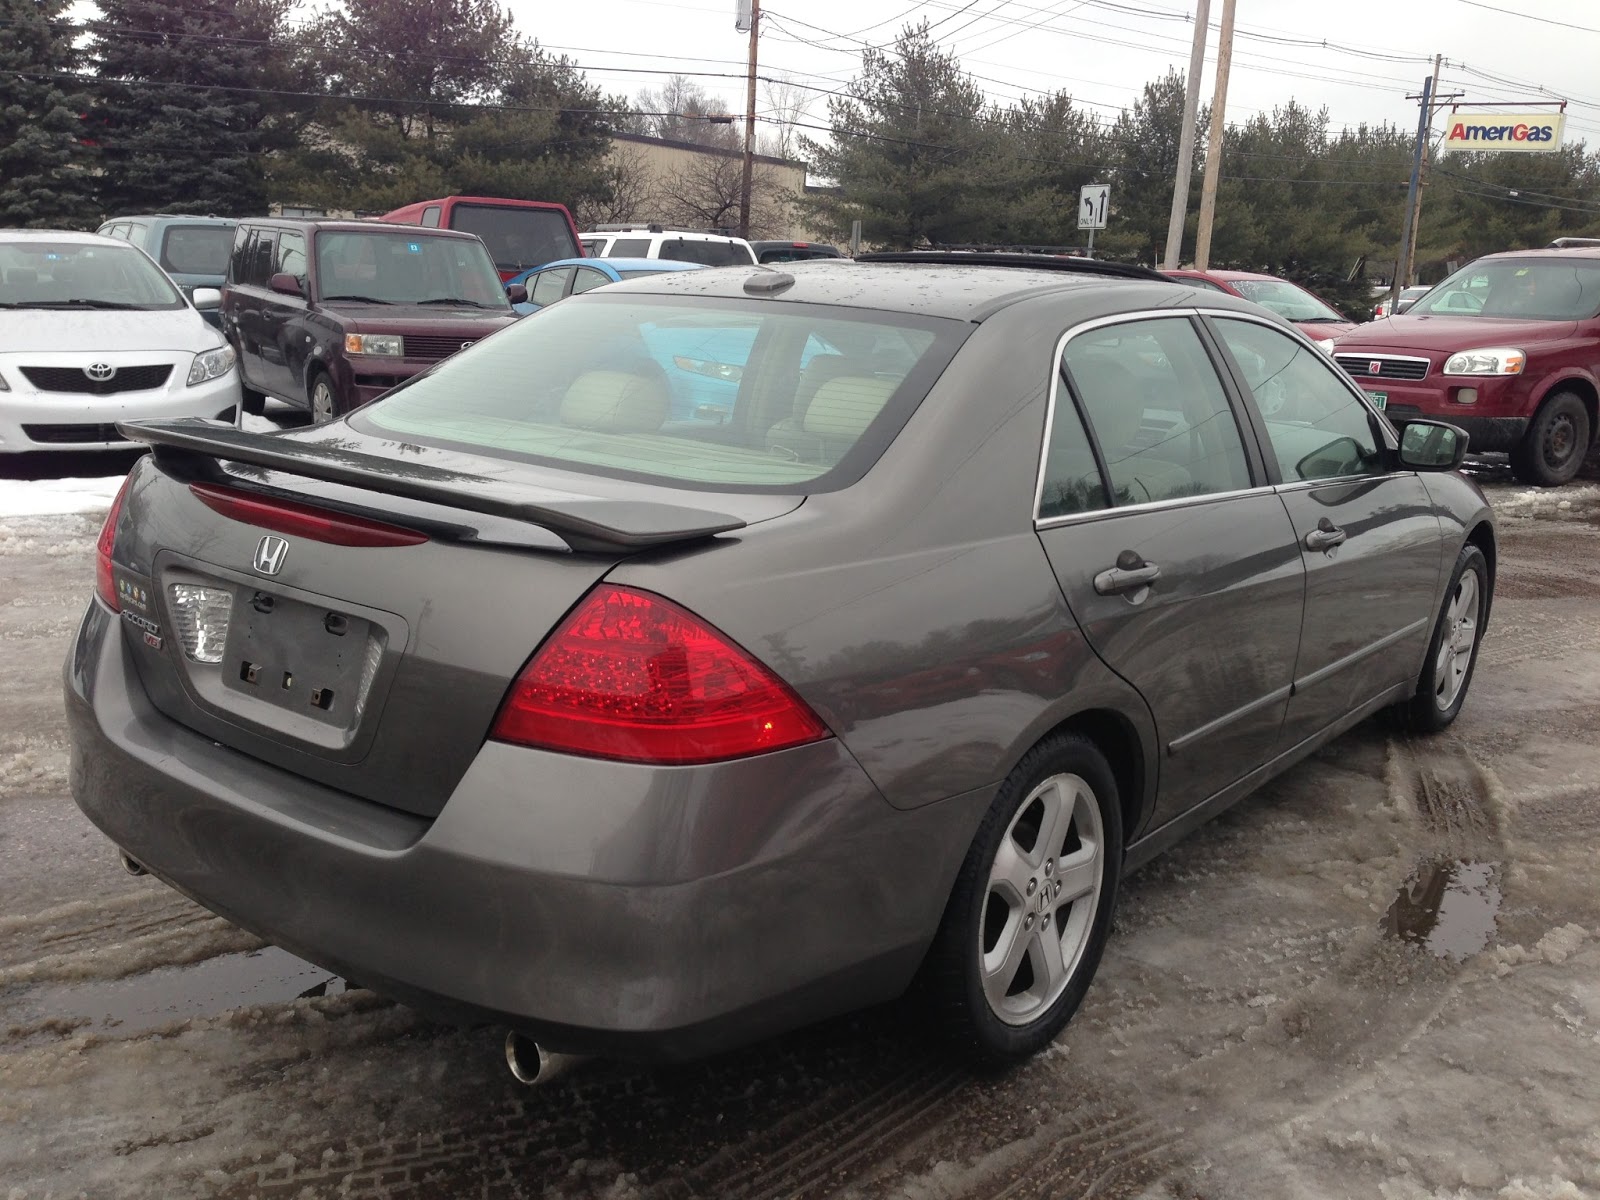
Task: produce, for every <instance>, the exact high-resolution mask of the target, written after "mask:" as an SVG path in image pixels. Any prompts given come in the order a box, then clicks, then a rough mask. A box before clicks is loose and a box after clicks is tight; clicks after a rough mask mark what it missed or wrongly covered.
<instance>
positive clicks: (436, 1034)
mask: <svg viewBox="0 0 1600 1200" xmlns="http://www.w3.org/2000/svg"><path fill="white" fill-rule="evenodd" d="M1492 492H1493V495H1494V498H1495V500H1496V503H1497V506H1498V507H1499V508H1500V509H1501V510H1502V512H1503V514H1504V520H1503V524H1502V539H1503V544H1502V552H1501V558H1500V566H1499V582H1498V592H1497V598H1496V604H1495V609H1494V614H1493V618H1492V621H1491V623H1490V630H1489V634H1488V637H1487V640H1486V642H1485V643H1484V648H1483V652H1482V657H1481V660H1480V662H1479V666H1478V672H1477V678H1476V680H1475V683H1474V685H1473V692H1472V695H1471V696H1470V697H1469V699H1468V702H1467V707H1466V709H1465V712H1464V714H1463V716H1462V719H1461V721H1460V722H1459V723H1458V724H1457V725H1456V726H1455V727H1454V729H1453V730H1452V731H1451V732H1450V733H1449V734H1448V735H1447V736H1444V737H1441V738H1437V739H1410V738H1402V737H1395V736H1393V735H1390V734H1387V733H1386V732H1385V731H1384V730H1383V729H1382V728H1380V727H1379V725H1378V724H1377V723H1375V722H1373V723H1368V724H1366V725H1364V726H1362V727H1360V728H1359V729H1357V730H1355V731H1354V732H1352V733H1351V734H1349V735H1347V736H1346V737H1344V738H1342V739H1340V740H1339V741H1337V742H1336V743H1334V744H1332V745H1330V746H1328V747H1327V748H1325V749H1324V750H1323V751H1322V752H1321V753H1320V754H1318V755H1317V756H1316V757H1315V758H1314V759H1313V760H1311V761H1309V762H1307V763H1305V764H1303V765H1302V766H1300V767H1298V768H1296V769H1295V770H1294V771H1292V772H1290V773H1289V774H1287V775H1285V776H1283V777H1281V778H1280V779H1279V780H1277V781H1276V782H1274V783H1273V784H1272V785H1270V786H1269V787H1268V788H1267V789H1266V790H1264V791H1263V792H1261V793H1259V794H1258V795H1256V796H1255V797H1253V798H1252V799H1250V800H1247V801H1246V802H1244V803H1243V804H1241V805H1240V806H1238V807H1237V808H1235V809H1234V810H1232V811H1231V812H1229V813H1228V814H1226V815H1225V816H1224V817H1222V818H1221V819H1219V820H1218V821H1216V822H1214V823H1212V824H1211V825H1210V826H1209V827H1207V828H1206V829H1204V830H1202V831H1201V832H1199V833H1197V834H1196V835H1195V836H1193V837H1191V838H1189V839H1188V841H1186V842H1185V843H1183V844H1182V845H1181V846H1180V847H1179V848H1177V849H1176V850H1174V851H1173V852H1171V853H1169V854H1167V855H1166V856H1165V857H1163V858H1161V859H1159V860H1157V861H1156V862H1155V863H1153V864H1152V865H1151V866H1149V867H1147V868H1146V869H1145V870H1143V871H1141V872H1139V873H1138V874H1137V875H1135V876H1134V877H1132V878H1131V879H1130V880H1129V881H1128V882H1127V885H1126V888H1125V891H1124V894H1123V898H1122V908H1121V911H1120V915H1119V918H1118V922H1117V930H1116V933H1115V935H1114V937H1113V939H1112V942H1111V945H1110V948H1109V950H1108V951H1107V955H1106V959H1105V962H1104V965H1103V967H1102V968H1101V973H1100V976H1099V978H1098V980H1097V981H1096V983H1095V984H1094V986H1093V988H1092V989H1091V991H1090V993H1089V997H1088V1000H1087V1001H1086V1002H1085V1004H1084V1006H1083V1008H1082V1010H1081V1011H1080V1013H1079V1015H1078V1017H1077V1019H1076V1020H1075V1021H1074V1022H1073V1024H1072V1025H1071V1026H1070V1027H1069V1028H1068V1029H1067V1031H1066V1032H1065V1033H1064V1034H1063V1035H1062V1037H1061V1038H1060V1039H1059V1041H1058V1042H1057V1044H1056V1045H1055V1046H1054V1047H1053V1048H1052V1049H1051V1050H1050V1051H1049V1052H1048V1053H1046V1054H1045V1055H1043V1056H1042V1057H1040V1058H1039V1059H1037V1060H1035V1061H1033V1062H1031V1063H1029V1064H1027V1065H1025V1066H1023V1067H1021V1068H1019V1069H1017V1070H1015V1071H1012V1072H1010V1073H1009V1074H1005V1075H1001V1076H995V1077H974V1076H973V1075H971V1074H969V1073H967V1072H966V1071H964V1070H963V1069H962V1068H961V1067H960V1066H959V1065H958V1064H957V1063H955V1062H953V1061H951V1060H950V1059H949V1058H947V1057H946V1055H945V1054H944V1053H943V1051H942V1050H941V1048H940V1046H939V1045H938V1044H937V1043H936V1042H932V1041H929V1040H927V1039H926V1038H925V1037H923V1036H922V1035H921V1034H920V1033H919V1032H918V1030H919V1026H918V1025H917V1024H916V1023H915V1022H914V1021H910V1020H907V1019H906V1016H907V1010H906V1009H904V1008H902V1007H891V1008H889V1009H886V1010H883V1011H879V1012H874V1013H868V1014H864V1015H861V1016H857V1017H854V1018H850V1019H846V1020H841V1021H836V1022H832V1023H830V1024H827V1025H824V1026H821V1027H818V1028H815V1029H811V1030H807V1031H805V1032H803V1033H799V1034H796V1035H793V1036H790V1037H787V1038H783V1039H780V1040H778V1041H775V1042H771V1043H768V1044H765V1045H761V1046H757V1047H755V1048H752V1049H750V1050H748V1051H745V1052H742V1053H737V1054H733V1055H729V1056H726V1057H723V1058H720V1059H716V1060H713V1061H710V1062H704V1063H698V1064H692V1065H687V1066H680V1067H673V1068H670V1069H642V1068H637V1067H633V1066H628V1065H622V1064H612V1063H591V1064H589V1065H588V1066H587V1067H585V1068H582V1069H580V1070H579V1071H578V1072H576V1073H575V1074H573V1075H571V1076H570V1077H568V1078H567V1079H565V1080H563V1081H561V1082H559V1083H557V1084H555V1085H553V1086H552V1087H550V1088H547V1089H542V1090H536V1091H529V1090H525V1089H523V1088H521V1087H519V1086H517V1085H516V1084H514V1083H513V1082H512V1081H511V1080H510V1078H509V1076H508V1075H507V1073H506V1071H505V1068H504V1065H503V1063H502V1062H501V1061H500V1057H499V1055H500V1035H499V1033H498V1032H497V1031H495V1030H490V1029H478V1030H466V1031H460V1030H453V1029H443V1028H439V1027H436V1026H433V1025H430V1024H427V1023H425V1022H424V1021H422V1020H421V1019H419V1018H418V1017H416V1016H414V1015H413V1014H412V1013H411V1012H409V1011H408V1010H406V1009H404V1008H402V1007H399V1006H396V1005H392V1004H390V1003H388V1002H386V1001H384V1000H382V999H380V998H379V997H376V996H374V995H372V994H371V993H369V992H366V991H362V990H360V989H358V988H349V987H347V986H346V985H345V983H344V981H342V980H338V979H334V978H331V977H330V976H328V975H327V973H325V972H322V971H319V970H318V969H317V968H315V967H312V966H310V965H309V964H306V963H302V962H300V961H299V960H297V959H294V958H292V957H290V956H289V955H287V954H284V953H283V952H281V951H277V950H275V949H271V948H262V947H261V946H260V945H259V943H257V942H256V941H255V940H254V939H252V938H250V937H249V936H248V935H245V934H243V933H241V932H239V931H237V930H235V929H233V928H232V927H231V926H229V925H228V924H227V923H226V922H224V921H222V920H220V919H219V918H216V917H212V916H210V915H208V914H207V913H205V912H204V911H202V910H201V909H199V908H197V907H196V906H194V905H193V904H191V903H190V902H189V901H187V900H185V899H183V898H182V897H179V896H177V895H176V894H174V893H172V892H170V891H169V890H168V889H166V888H165V887H163V886H162V885H161V884H159V883H156V882H154V881H152V880H150V879H148V878H132V877H130V876H128V875H126V874H124V873H123V872H122V871H121V870H120V869H119V868H118V867H117V864H116V860H115V856H114V854H113V852H112V850H111V847H110V846H109V845H108V844H107V843H106V842H105V840H104V839H103V838H102V837H101V836H100V835H99V834H98V833H97V832H95V831H94V830H93V829H92V828H91V827H90V826H89V825H88V824H87V822H86V821H85V820H84V819H83V818H82V817H81V816H80V815H79V813H78V811H77V809H76V808H75V807H74V806H73V804H72V802H71V800H70V798H69V796H68V788H67V747H66V743H65V733H64V729H63V723H62V717H61V711H60V699H59V695H60V666H61V660H62V656H63V654H64V652H65V648H66V646H67V644H68V641H69V639H70V636H71V633H72V631H73V628H74V626H75V624H76V622H77V619H78V616H79V614H80V612H81V610H82V606H83V603H84V600H85V597H86V596H87V594H88V592H89V590H90V589H91V587H92V580H93V558H92V551H93V543H94V536H95V533H96V530H97V526H98V518H97V517H95V516H93V515H61V516H37V515H35V516H16V517H0V647H3V649H0V1195H3V1196H4V1197H5V1198H6V1200H22V1198H23V1197H28V1198H32V1197H44V1196H78V1195H86V1196H89V1197H95V1198H98V1197H117V1196H130V1197H146V1196H148V1197H162V1198H167V1197H191V1196H192V1197H216V1198H230V1200H231V1198H240V1200H242V1198H244V1197H261V1198H264V1200H280V1198H281V1200H289V1198H295V1200H303V1198H306V1197H320V1196H324V1195H327V1196H343V1197H352V1198H357V1200H359V1198H363V1197H378V1196H384V1197H392V1196H404V1197H417V1198H429V1200H432V1198H435V1197H454V1196H472V1197H512V1196H535V1195H541V1196H542V1195H549V1196H557V1197H585V1198H587V1197H595V1198H599V1197H610V1198H623V1197H661V1198H667V1197H689V1196H715V1197H778V1196H783V1197H788V1196H814V1197H849V1198H867V1197H899V1198H903V1200H931V1198H949V1197H968V1196H970V1197H1002V1196H1003V1197H1018V1198H1021V1197H1071V1196H1080V1195H1090V1194H1092V1195H1094V1196H1107V1197H1137V1198H1140V1200H1158V1198H1160V1200H1180V1198H1181V1200H1190V1198H1193V1197H1216V1198H1218V1200H1222V1198H1228V1200H1232V1198H1237V1197H1291V1196H1292V1197H1313V1198H1315V1197H1330V1198H1331V1197H1373V1198H1381V1200H1460V1198H1462V1197H1467V1198H1480V1197H1482V1198H1488V1197H1493V1198H1497V1200H1570V1198H1572V1197H1582V1196H1585V1195H1591V1194H1597V1193H1600V1132H1597V1131H1600V889H1597V888H1596V887H1595V881H1596V870H1595V864H1596V854H1595V845H1596V842H1597V840H1600V741H1597V739H1596V738H1595V737H1594V733H1593V731H1594V729H1595V727H1596V724H1597V722H1600V487H1596V486H1593V485H1585V486H1578V487H1569V488H1565V489H1561V490H1559V491H1553V492H1543V493H1527V492H1522V491H1520V490H1518V489H1515V488H1513V487H1510V486H1505V485H1494V486H1493V488H1492ZM1563 506H1564V507H1563Z"/></svg>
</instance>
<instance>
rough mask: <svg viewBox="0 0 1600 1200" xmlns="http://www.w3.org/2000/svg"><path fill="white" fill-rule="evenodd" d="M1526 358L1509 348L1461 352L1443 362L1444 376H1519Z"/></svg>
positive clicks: (1497, 347) (1489, 348) (1496, 347)
mask: <svg viewBox="0 0 1600 1200" xmlns="http://www.w3.org/2000/svg"><path fill="white" fill-rule="evenodd" d="M1527 361H1528V357H1527V355H1525V354H1523V353H1522V351H1521V350H1517V349H1515V348H1513V347H1511V346H1490V347H1487V348H1486V349H1483V350H1463V351H1462V352H1461V353H1460V354H1452V355H1451V356H1450V357H1449V358H1447V359H1445V362H1444V373H1445V374H1446V375H1521V374H1522V368H1523V367H1524V366H1525V365H1526V364H1527Z"/></svg>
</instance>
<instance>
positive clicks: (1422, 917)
mask: <svg viewBox="0 0 1600 1200" xmlns="http://www.w3.org/2000/svg"><path fill="white" fill-rule="evenodd" d="M1499 910H1500V884H1499V864H1498V863H1480V862H1466V861H1463V860H1461V859H1457V858H1447V859H1440V860H1438V861H1436V862H1430V863H1423V864H1422V865H1421V866H1419V867H1418V868H1417V869H1416V870H1414V871H1413V872H1412V873H1411V875H1410V877H1409V878H1407V879H1406V881H1405V883H1403V884H1401V886H1400V892H1399V894H1398V895H1397V896H1395V898H1394V903H1393V904H1391V905H1390V906H1389V911H1388V912H1387V913H1386V914H1385V915H1384V918H1383V928H1384V931H1385V932H1386V933H1388V934H1389V935H1390V936H1391V937H1397V938H1400V939H1402V940H1404V941H1408V942H1415V943H1417V944H1418V945H1420V946H1422V947H1424V948H1425V949H1426V950H1428V952H1429V953H1431V954H1436V955H1438V956H1439V957H1440V958H1449V959H1453V960H1454V961H1456V962H1460V961H1461V960H1462V959H1465V958H1470V957H1471V956H1472V955H1474V954H1477V953H1478V952H1479V951H1480V950H1482V949H1483V948H1484V947H1485V946H1487V945H1488V944H1489V941H1490V939H1491V938H1493V937H1494V919H1495V914H1496V913H1497V912H1499Z"/></svg>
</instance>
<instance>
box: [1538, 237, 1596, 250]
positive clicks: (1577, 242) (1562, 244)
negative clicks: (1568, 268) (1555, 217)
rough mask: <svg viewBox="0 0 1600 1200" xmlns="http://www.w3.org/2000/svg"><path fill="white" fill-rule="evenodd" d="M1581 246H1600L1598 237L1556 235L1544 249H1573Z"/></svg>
mask: <svg viewBox="0 0 1600 1200" xmlns="http://www.w3.org/2000/svg"><path fill="white" fill-rule="evenodd" d="M1581 246H1600V238H1586V237H1558V238H1556V239H1555V240H1554V241H1552V242H1551V243H1550V244H1549V245H1548V246H1546V247H1545V249H1546V250H1575V249H1577V248H1579V247H1581Z"/></svg>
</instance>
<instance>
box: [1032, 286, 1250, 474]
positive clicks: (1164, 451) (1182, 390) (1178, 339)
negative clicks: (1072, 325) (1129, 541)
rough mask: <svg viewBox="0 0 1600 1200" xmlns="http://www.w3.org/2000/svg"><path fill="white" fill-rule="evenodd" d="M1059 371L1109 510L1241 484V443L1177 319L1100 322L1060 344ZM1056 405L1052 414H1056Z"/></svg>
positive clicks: (1224, 401) (1244, 470) (1212, 378)
mask: <svg viewBox="0 0 1600 1200" xmlns="http://www.w3.org/2000/svg"><path fill="white" fill-rule="evenodd" d="M1062 365H1063V366H1064V368H1065V369H1066V371H1067V375H1068V378H1069V379H1070V380H1071V383H1072V390H1073V392H1074V393H1075V394H1076V395H1077V398H1078V400H1079V402H1080V404H1081V406H1082V411H1083V414H1084V416H1086V417H1087V418H1088V422H1089V426H1090V430H1091V432H1092V433H1093V435H1094V438H1095V440H1096V442H1097V443H1098V444H1099V446H1100V453H1101V456H1102V457H1103V458H1104V459H1105V464H1106V472H1107V474H1108V475H1109V476H1110V483H1111V491H1112V499H1113V501H1114V502H1115V503H1116V504H1148V503H1153V502H1155V501H1159V500H1178V499H1183V498H1186V497H1191V496H1206V495H1213V494H1216V493H1219V492H1233V491H1240V490H1242V489H1244V488H1248V487H1250V486H1251V481H1250V467H1249V461H1248V459H1247V458H1246V457H1245V450H1244V439H1243V438H1242V437H1241V435H1240V433H1239V426H1238V422H1237V421H1236V420H1235V418H1234V415H1233V409H1232V408H1231V407H1230V406H1229V404H1228V397H1227V393H1226V392H1224V391H1223V388H1222V381H1221V380H1220V379H1218V378H1217V373H1216V370H1215V368H1214V367H1213V366H1212V364H1211V359H1210V357H1209V356H1208V355H1207V354H1206V352H1205V348H1204V346H1202V345H1201V342H1200V338H1199V335H1198V334H1197V333H1196V332H1195V330H1194V326H1192V325H1191V324H1190V323H1189V321H1188V320H1187V319H1186V318H1183V317H1161V318H1158V319H1155V320H1148V321H1129V322H1125V323H1122V324H1117V325H1106V326H1102V327H1100V328H1098V329H1093V330H1090V331H1089V332H1087V333H1083V334H1079V335H1078V336H1077V337H1074V338H1073V339H1072V340H1071V341H1069V342H1068V343H1067V348H1066V350H1065V351H1064V353H1063V355H1062ZM1063 407H1064V406H1063V405H1062V404H1061V402H1060V401H1059V400H1058V401H1057V405H1056V408H1057V412H1058V413H1059V412H1060V411H1062V409H1063Z"/></svg>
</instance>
